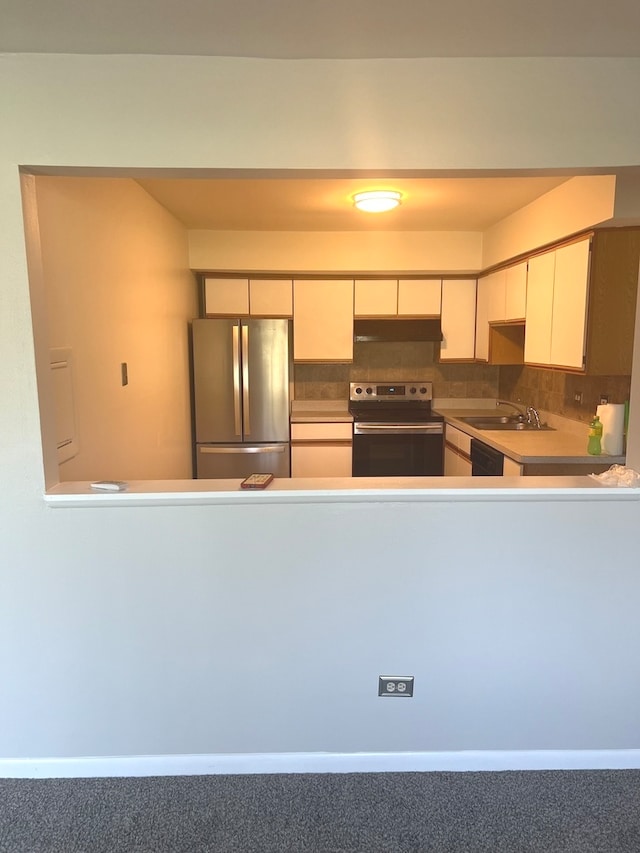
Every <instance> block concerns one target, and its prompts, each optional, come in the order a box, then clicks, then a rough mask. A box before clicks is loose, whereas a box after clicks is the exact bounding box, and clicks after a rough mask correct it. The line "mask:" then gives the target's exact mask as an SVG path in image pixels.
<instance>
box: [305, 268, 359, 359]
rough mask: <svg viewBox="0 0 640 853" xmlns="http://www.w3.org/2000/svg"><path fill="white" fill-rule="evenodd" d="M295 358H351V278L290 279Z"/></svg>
mask: <svg viewBox="0 0 640 853" xmlns="http://www.w3.org/2000/svg"><path fill="white" fill-rule="evenodd" d="M293 357H294V360H296V361H353V281H352V280H351V279H349V280H346V279H329V280H325V281H323V280H321V281H317V280H309V281H294V282H293Z"/></svg>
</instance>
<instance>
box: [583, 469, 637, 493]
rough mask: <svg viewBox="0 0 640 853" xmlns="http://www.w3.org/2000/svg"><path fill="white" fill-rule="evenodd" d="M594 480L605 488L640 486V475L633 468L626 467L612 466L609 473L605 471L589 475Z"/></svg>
mask: <svg viewBox="0 0 640 853" xmlns="http://www.w3.org/2000/svg"><path fill="white" fill-rule="evenodd" d="M589 476H590V477H592V478H593V479H594V480H597V481H598V482H599V483H602V485H603V486H626V487H635V488H637V487H638V486H640V474H638V472H637V471H634V470H633V468H627V467H626V465H612V466H611V468H609V470H608V471H603V472H602V474H589Z"/></svg>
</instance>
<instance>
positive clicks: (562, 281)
mask: <svg viewBox="0 0 640 853" xmlns="http://www.w3.org/2000/svg"><path fill="white" fill-rule="evenodd" d="M589 246H590V241H589V240H581V241H580V242H579V243H571V244H570V245H569V246H562V247H561V248H559V249H556V266H555V276H554V283H553V316H552V321H551V354H550V363H551V364H553V365H556V366H558V367H575V368H578V369H582V367H583V366H584V354H585V330H586V321H587V290H588V281H589Z"/></svg>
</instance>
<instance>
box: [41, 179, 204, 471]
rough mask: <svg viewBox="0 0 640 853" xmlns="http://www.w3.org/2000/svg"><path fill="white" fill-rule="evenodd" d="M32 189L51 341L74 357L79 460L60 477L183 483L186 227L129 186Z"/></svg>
mask: <svg viewBox="0 0 640 853" xmlns="http://www.w3.org/2000/svg"><path fill="white" fill-rule="evenodd" d="M35 183H36V194H37V208H38V209H37V215H38V222H39V235H40V251H41V266H42V276H43V284H44V290H45V294H46V307H47V322H48V330H49V331H48V344H49V346H51V347H70V348H71V350H72V352H73V377H74V399H75V414H76V424H77V432H78V444H79V452H78V454H77V455H76V456H75V457H73V458H72V459H70V460H69V461H68V462H65V463H63V464H62V465H61V466H60V480H61V481H69V480H92V479H127V478H130V479H183V478H189V477H190V476H191V414H190V405H189V355H188V335H187V332H188V322H189V321H190V320H191V319H193V317H195V316H197V310H198V309H197V291H196V283H195V280H194V277H193V276H192V274H191V273H190V272H189V263H188V258H187V235H186V231H185V229H184V227H183V226H182V225H181V224H180V223H178V222H177V221H176V220H175V219H174V218H173V217H172V216H170V215H169V214H168V213H167V211H166V210H164V208H162V207H160V205H159V204H158V203H157V202H155V201H154V200H153V199H152V198H151V197H150V196H149V195H148V194H147V193H146V192H145V191H144V190H142V189H141V188H140V186H138V184H136V183H135V182H134V181H131V180H126V179H122V180H117V179H115V180H100V179H90V178H57V177H56V178H52V177H40V178H36V179H35ZM34 251H36V247H34ZM122 362H126V363H127V366H128V376H129V384H128V385H127V386H125V387H123V386H122V383H121V369H120V366H121V363H122Z"/></svg>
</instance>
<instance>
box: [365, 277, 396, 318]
mask: <svg viewBox="0 0 640 853" xmlns="http://www.w3.org/2000/svg"><path fill="white" fill-rule="evenodd" d="M354 313H355V316H356V317H389V316H391V317H395V316H396V314H397V313H398V281H397V279H395V278H394V279H371V280H369V281H367V280H365V279H362V280H359V281H356V282H355V312H354Z"/></svg>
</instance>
